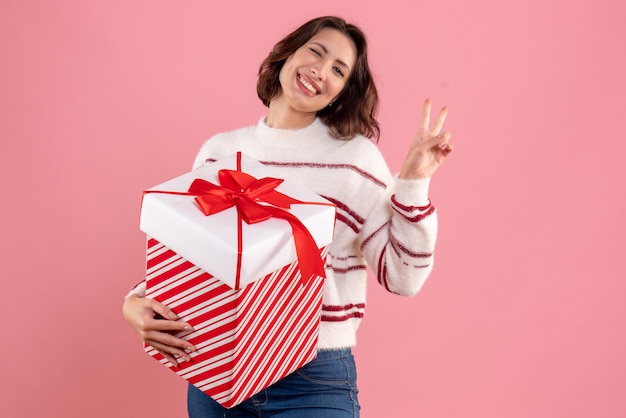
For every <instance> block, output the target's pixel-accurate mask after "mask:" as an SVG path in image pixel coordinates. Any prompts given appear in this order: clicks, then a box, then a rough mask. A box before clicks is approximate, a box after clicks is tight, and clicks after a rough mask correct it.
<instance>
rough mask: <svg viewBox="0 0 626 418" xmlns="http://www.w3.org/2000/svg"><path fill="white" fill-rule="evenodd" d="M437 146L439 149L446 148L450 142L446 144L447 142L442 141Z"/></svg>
mask: <svg viewBox="0 0 626 418" xmlns="http://www.w3.org/2000/svg"><path fill="white" fill-rule="evenodd" d="M437 146H438V147H439V149H445V148H446V147H447V146H448V144H446V143H445V142H442V143H440V144H439V145H437Z"/></svg>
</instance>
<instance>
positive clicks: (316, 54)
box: [278, 28, 356, 113]
mask: <svg viewBox="0 0 626 418" xmlns="http://www.w3.org/2000/svg"><path fill="white" fill-rule="evenodd" d="M355 62H356V47H355V45H354V42H353V41H352V40H351V39H350V38H349V37H347V36H346V35H344V34H343V33H341V32H339V31H338V30H335V29H330V28H324V29H322V30H321V31H319V32H318V33H317V34H316V35H314V36H313V37H312V38H311V39H309V41H308V42H307V43H305V44H304V45H302V46H301V47H300V48H298V49H297V50H296V52H294V53H293V54H292V55H291V56H290V57H289V58H287V60H286V61H285V64H284V65H283V67H282V69H281V70H280V75H279V80H280V85H281V95H280V97H279V98H278V99H279V100H285V101H286V102H287V103H288V104H289V106H290V107H291V108H292V109H293V110H296V111H299V112H305V113H311V112H313V113H316V112H317V111H319V110H321V109H323V108H324V107H326V106H327V105H328V104H329V103H330V102H331V101H333V100H334V99H335V97H337V96H338V95H339V93H341V91H342V89H343V87H344V86H345V85H346V83H347V81H348V78H349V77H350V75H351V73H352V71H353V68H354V64H355Z"/></svg>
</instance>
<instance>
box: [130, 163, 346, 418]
mask: <svg viewBox="0 0 626 418" xmlns="http://www.w3.org/2000/svg"><path fill="white" fill-rule="evenodd" d="M275 177H276V176H272V175H271V170H269V169H268V168H267V167H265V166H263V165H262V164H260V163H258V162H256V161H254V160H251V159H249V158H246V157H245V156H243V155H241V154H239V153H238V154H237V155H234V156H231V157H227V158H225V159H222V160H219V161H217V162H215V163H213V164H210V165H207V166H205V167H202V168H200V169H198V170H195V171H193V172H191V173H187V174H185V175H183V176H180V177H177V178H175V179H173V180H170V181H168V182H166V183H163V184H161V185H159V186H157V187H155V188H152V189H149V190H147V191H146V194H145V195H144V201H143V205H142V214H141V229H142V230H143V231H144V232H146V234H148V236H149V237H151V239H149V241H148V255H147V258H148V270H147V293H146V296H147V297H151V298H154V299H157V300H159V301H160V302H162V303H164V304H166V305H168V306H169V307H170V308H171V309H173V310H174V311H175V312H176V313H177V314H178V315H179V316H180V318H181V320H183V321H186V322H189V323H191V324H192V325H193V327H194V329H195V330H194V331H193V332H191V333H181V334H179V335H178V336H180V337H182V338H185V339H188V340H189V341H190V342H191V343H192V344H194V345H195V346H196V347H198V348H199V350H198V351H197V352H195V353H192V355H191V356H192V362H190V363H182V364H181V365H180V366H179V367H178V368H176V370H174V371H176V372H177V373H178V374H179V375H181V376H182V377H184V378H185V379H187V380H188V381H189V382H191V383H193V384H194V385H196V386H197V387H199V388H200V389H202V390H203V391H205V393H207V394H209V395H210V396H212V397H213V398H214V399H215V400H216V401H218V402H220V403H222V404H223V405H224V406H227V407H231V406H234V405H236V404H237V403H240V402H241V401H243V400H245V399H247V398H248V397H249V396H251V395H253V394H254V393H256V392H258V391H260V390H262V389H264V388H265V387H267V386H269V385H270V384H271V383H273V382H275V381H277V380H279V379H280V378H282V377H284V376H286V375H287V374H289V373H291V372H292V371H294V370H296V369H297V368H299V367H301V366H302V365H304V364H306V363H307V362H308V361H311V360H312V359H313V358H314V357H315V353H316V346H317V332H318V326H319V312H320V307H321V293H322V286H323V264H320V262H321V256H323V255H324V254H325V246H326V245H328V244H329V243H330V242H331V240H332V234H333V228H334V219H335V208H334V206H333V205H332V204H331V203H330V202H328V201H326V200H324V199H323V198H321V197H319V196H317V195H315V194H314V193H312V192H310V191H308V190H305V189H303V188H301V187H299V186H297V185H294V184H291V183H289V182H288V181H282V180H280V179H277V178H275ZM190 185H191V187H190ZM287 208H289V209H287ZM248 222H249V223H248ZM309 231H310V232H309ZM299 263H302V264H303V266H299ZM299 267H302V270H304V272H305V273H304V274H302V273H301V269H300V268H299ZM146 351H147V352H148V353H149V354H151V355H152V356H153V357H155V358H157V359H158V360H160V361H161V362H162V363H164V364H166V365H168V366H169V367H171V368H172V369H174V366H173V365H171V364H169V363H168V362H167V361H166V360H165V359H164V358H163V357H162V356H161V355H160V354H159V353H158V352H157V351H156V350H154V349H152V347H149V346H147V347H146Z"/></svg>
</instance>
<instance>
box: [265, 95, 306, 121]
mask: <svg viewBox="0 0 626 418" xmlns="http://www.w3.org/2000/svg"><path fill="white" fill-rule="evenodd" d="M315 118H316V113H315V112H313V113H310V112H299V111H297V110H295V109H292V108H290V107H289V106H288V105H287V104H286V103H284V102H283V100H281V99H280V98H278V99H275V100H272V101H271V102H270V105H269V111H268V112H267V118H266V119H265V123H266V124H267V125H268V126H269V127H271V128H277V129H301V128H306V127H307V126H309V125H310V124H312V123H313V121H314V120H315Z"/></svg>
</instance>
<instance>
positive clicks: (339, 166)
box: [261, 161, 387, 189]
mask: <svg viewBox="0 0 626 418" xmlns="http://www.w3.org/2000/svg"><path fill="white" fill-rule="evenodd" d="M261 163H262V164H265V165H267V166H272V167H288V168H301V167H305V168H330V169H333V170H337V169H340V170H351V171H354V172H355V173H357V174H359V175H360V176H361V177H363V178H365V179H367V180H369V181H371V182H372V183H374V184H375V185H377V186H380V187H382V188H383V189H384V188H386V187H387V185H386V184H385V182H383V181H382V180H380V179H378V178H376V177H374V176H373V175H372V174H370V173H368V172H367V171H365V170H362V169H361V168H359V167H357V166H355V165H352V164H322V163H305V162H300V163H297V162H281V161H261Z"/></svg>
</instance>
